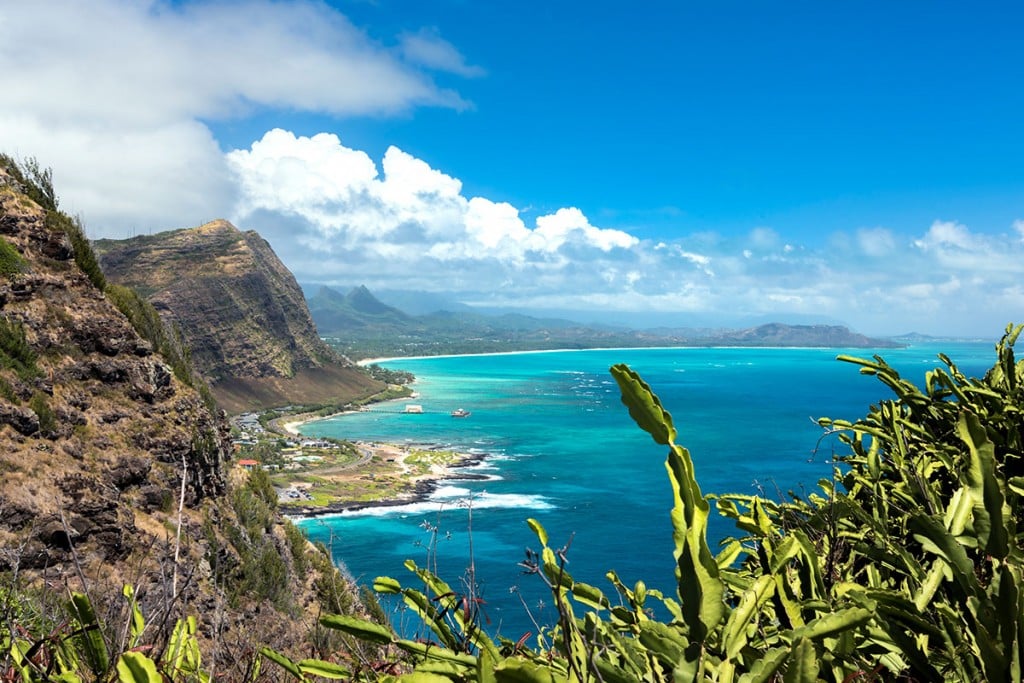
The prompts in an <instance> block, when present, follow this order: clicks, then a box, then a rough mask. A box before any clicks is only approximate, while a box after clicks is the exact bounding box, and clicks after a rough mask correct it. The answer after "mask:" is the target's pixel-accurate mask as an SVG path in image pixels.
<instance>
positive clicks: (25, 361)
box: [0, 316, 39, 380]
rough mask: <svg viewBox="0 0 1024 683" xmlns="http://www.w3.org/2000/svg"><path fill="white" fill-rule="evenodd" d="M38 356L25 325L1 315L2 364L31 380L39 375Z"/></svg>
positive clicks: (0, 355)
mask: <svg viewBox="0 0 1024 683" xmlns="http://www.w3.org/2000/svg"><path fill="white" fill-rule="evenodd" d="M36 358H37V357H36V353H35V351H33V350H32V347H31V346H29V343H28V339H27V338H26V336H25V326H24V325H23V324H22V323H20V322H12V321H10V320H8V319H7V318H4V317H2V316H0V365H2V366H3V367H5V368H10V369H12V370H14V371H15V372H16V373H18V376H19V377H21V378H22V379H24V380H29V379H32V378H33V377H36V376H38V375H39V368H38V367H37V366H36Z"/></svg>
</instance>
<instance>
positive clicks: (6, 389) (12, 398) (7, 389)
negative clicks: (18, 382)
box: [0, 377, 21, 405]
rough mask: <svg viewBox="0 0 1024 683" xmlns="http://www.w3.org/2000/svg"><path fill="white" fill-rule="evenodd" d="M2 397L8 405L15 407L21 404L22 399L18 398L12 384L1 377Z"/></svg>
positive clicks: (0, 389) (0, 395)
mask: <svg viewBox="0 0 1024 683" xmlns="http://www.w3.org/2000/svg"><path fill="white" fill-rule="evenodd" d="M0 397H2V398H3V399H4V400H5V401H7V402H8V403H13V404H15V405H17V404H19V403H21V399H20V398H18V395H17V394H16V393H14V387H12V386H11V383H10V382H8V381H7V380H6V379H4V378H3V377H0Z"/></svg>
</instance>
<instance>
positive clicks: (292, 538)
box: [284, 519, 309, 577]
mask: <svg viewBox="0 0 1024 683" xmlns="http://www.w3.org/2000/svg"><path fill="white" fill-rule="evenodd" d="M284 537H285V540H287V541H288V550H289V551H291V555H292V567H293V568H294V569H295V574H296V575H297V576H301V577H304V576H305V575H306V572H308V571H309V560H307V559H306V548H307V546H308V541H306V537H305V535H303V533H302V530H300V529H299V527H297V526H295V525H294V524H292V522H291V520H288V519H286V520H284Z"/></svg>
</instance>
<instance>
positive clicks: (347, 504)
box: [283, 453, 487, 519]
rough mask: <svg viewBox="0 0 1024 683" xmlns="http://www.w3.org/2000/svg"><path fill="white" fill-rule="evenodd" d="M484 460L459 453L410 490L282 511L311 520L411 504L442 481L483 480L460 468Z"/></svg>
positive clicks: (288, 514) (422, 478)
mask: <svg viewBox="0 0 1024 683" xmlns="http://www.w3.org/2000/svg"><path fill="white" fill-rule="evenodd" d="M486 459H487V454H485V453H481V454H468V453H467V454H463V457H462V458H461V459H460V460H459V461H458V462H457V463H456V464H454V465H449V466H447V467H446V468H445V469H446V470H447V472H445V473H443V474H440V475H427V476H423V477H419V478H417V479H416V480H415V481H414V482H413V485H412V490H411V491H409V490H406V491H402V492H399V493H396V494H395V495H394V496H391V497H388V498H383V499H380V500H373V501H366V500H359V501H356V500H339V501H337V502H335V503H329V504H327V505H296V506H291V505H290V506H288V507H287V508H286V509H285V510H283V512H284V514H285V516H287V517H290V518H293V519H313V518H316V517H325V516H328V515H339V514H343V513H345V512H356V511H358V510H366V509H370V508H389V507H398V506H401V505H409V504H411V503H422V502H426V501H428V500H429V499H430V496H431V495H432V494H433V493H434V491H436V490H437V489H438V487H440V486H441V484H442V483H444V482H451V481H483V480H486V479H487V476H486V475H483V474H474V473H472V472H465V471H460V470H464V469H466V468H469V467H473V466H474V465H478V464H480V463H481V462H483V461H485V460H486Z"/></svg>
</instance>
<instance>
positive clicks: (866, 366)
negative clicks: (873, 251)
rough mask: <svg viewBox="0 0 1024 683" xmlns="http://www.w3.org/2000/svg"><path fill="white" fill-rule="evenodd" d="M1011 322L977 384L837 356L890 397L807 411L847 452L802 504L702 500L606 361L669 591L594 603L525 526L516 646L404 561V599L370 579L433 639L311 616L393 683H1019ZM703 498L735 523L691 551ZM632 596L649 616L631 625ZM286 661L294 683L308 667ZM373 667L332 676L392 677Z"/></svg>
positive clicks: (652, 411) (647, 396) (1022, 478)
mask: <svg viewBox="0 0 1024 683" xmlns="http://www.w3.org/2000/svg"><path fill="white" fill-rule="evenodd" d="M1021 330H1022V328H1021V327H1020V326H1017V327H1012V326H1011V327H1008V328H1007V331H1006V334H1005V335H1004V336H1003V338H1002V340H1001V341H1000V342H999V344H998V345H997V354H998V358H997V361H996V364H995V365H994V366H993V368H992V369H991V370H989V371H988V372H987V373H986V375H985V377H984V378H982V379H969V378H967V377H965V376H964V375H963V374H962V373H961V372H960V371H959V370H958V369H957V367H956V365H955V364H953V363H952V361H950V360H949V359H948V358H947V357H945V356H940V359H941V360H942V363H943V364H944V366H945V369H936V370H933V371H932V372H930V373H928V375H927V377H926V380H925V388H924V389H923V390H922V389H919V388H918V387H916V386H914V385H913V384H912V383H910V382H908V381H906V380H904V379H903V378H901V377H900V376H899V374H898V373H897V372H896V371H895V370H894V369H892V368H891V367H889V366H888V365H887V364H885V362H884V361H883V360H882V359H881V358H877V357H876V358H875V359H874V360H873V361H869V360H860V359H853V358H847V357H841V360H844V361H848V362H852V363H855V364H857V365H859V366H860V367H861V371H862V372H863V373H865V374H869V375H874V376H877V377H878V378H879V379H880V380H881V381H882V382H883V383H885V384H886V385H887V386H889V387H890V388H891V389H892V390H893V391H894V392H895V398H894V399H892V400H887V401H882V402H880V403H879V404H878V405H877V406H872V407H871V409H870V411H869V414H868V415H867V416H866V417H865V418H864V419H862V420H858V421H856V422H845V421H837V420H830V419H827V418H823V419H822V420H821V424H822V425H823V426H824V427H826V428H827V429H828V430H829V433H832V434H837V435H838V436H839V438H840V440H841V441H842V443H844V444H845V445H846V447H847V448H848V449H849V453H848V454H847V455H844V456H841V457H839V458H838V460H839V463H840V464H839V466H838V468H837V470H836V473H835V475H834V477H833V478H832V479H828V480H823V481H822V482H820V491H819V492H818V493H813V494H811V495H809V496H806V497H797V496H792V497H791V498H790V500H788V501H781V502H777V501H770V500H767V499H765V498H761V497H757V496H738V495H730V496H719V497H713V496H706V495H704V494H703V493H702V492H701V490H700V487H699V486H698V484H697V480H696V476H695V472H694V466H693V461H692V459H691V458H690V455H689V453H688V451H687V450H686V449H685V448H683V447H681V446H679V445H678V444H677V443H676V438H677V432H676V428H675V426H674V424H673V421H672V418H671V416H670V415H669V413H668V412H667V411H665V409H664V408H663V407H662V405H661V403H660V401H659V400H658V398H657V396H655V395H654V394H653V392H651V391H650V388H649V387H648V386H647V385H646V384H645V383H644V382H643V381H642V380H641V379H640V378H639V377H638V376H637V375H636V374H635V373H634V372H632V371H631V370H630V369H629V368H627V367H625V366H622V365H618V366H614V367H613V368H612V370H611V372H612V375H613V376H614V378H615V380H616V382H617V383H618V385H619V388H620V390H621V392H622V400H623V403H624V404H625V405H626V406H627V407H628V408H629V412H630V415H631V416H632V417H633V419H634V420H635V421H636V422H637V424H638V425H639V426H640V427H641V428H642V429H644V430H645V431H647V432H648V433H649V434H650V435H651V437H652V438H653V439H654V440H655V441H656V442H657V443H659V444H661V445H664V446H666V447H667V448H668V458H667V460H666V470H667V473H668V476H669V481H670V484H671V486H672V490H673V496H674V500H675V503H674V506H673V508H672V511H671V516H672V525H673V538H674V541H675V552H674V558H675V566H676V579H677V595H676V596H675V597H668V596H664V595H661V594H660V593H658V592H657V591H653V590H648V589H647V588H646V587H645V586H644V584H643V583H642V582H638V583H637V584H636V585H634V586H633V587H632V588H629V587H626V586H625V585H623V584H622V583H621V581H620V580H619V579H618V577H617V576H615V574H614V573H609V574H608V575H607V577H608V579H609V581H610V583H611V585H612V587H613V592H612V593H611V594H609V595H606V594H605V593H604V592H602V591H601V590H600V589H598V588H597V587H594V586H590V585H587V584H583V583H579V582H576V581H574V580H573V579H572V577H571V576H570V575H569V573H568V572H567V571H566V554H567V548H566V547H560V548H556V547H552V546H551V545H550V543H549V539H548V536H547V533H546V531H545V530H544V528H543V526H541V524H540V523H539V522H537V521H536V520H529V524H530V526H531V528H532V529H533V531H534V532H535V534H536V536H537V540H538V541H539V543H540V546H541V550H540V551H539V552H533V551H529V552H528V554H527V558H526V560H525V561H524V562H523V563H522V564H523V566H524V567H525V568H526V569H527V571H529V572H531V573H533V574H535V575H537V576H538V577H540V578H541V579H542V580H543V581H544V582H545V583H546V584H547V586H548V587H549V589H550V590H551V593H552V597H553V602H554V604H555V605H556V606H557V608H558V612H559V615H560V618H559V621H558V623H557V624H556V625H555V626H554V627H552V628H550V629H548V630H546V631H545V632H544V633H542V634H540V635H539V636H538V640H537V645H536V646H535V647H534V648H528V647H525V644H524V642H519V643H511V642H509V641H501V642H495V641H493V640H492V639H490V638H489V637H488V636H486V635H485V634H484V633H483V632H482V630H481V629H480V628H479V625H478V624H477V623H476V622H475V621H474V620H473V618H472V613H471V611H469V610H467V609H465V607H466V604H465V600H464V598H463V596H460V595H458V594H457V593H455V592H454V591H452V590H451V587H450V586H448V584H446V583H445V582H444V581H442V580H441V579H440V578H438V577H437V576H436V575H434V574H433V573H432V572H430V571H427V570H424V569H422V568H420V567H417V566H416V565H415V564H414V563H411V562H407V563H406V564H407V567H408V568H409V569H410V570H411V571H413V572H414V574H415V575H416V576H417V580H418V582H419V584H420V585H422V586H423V588H422V589H418V588H410V587H403V586H401V584H400V583H399V582H398V581H396V580H394V579H390V578H386V577H381V578H378V579H377V580H376V581H375V583H374V585H375V588H376V589H377V590H378V591H381V592H385V593H393V594H398V595H401V596H402V598H403V599H404V600H405V602H406V604H408V605H409V606H410V607H411V608H412V609H413V610H414V611H415V612H416V613H417V614H419V615H420V616H421V617H422V618H423V619H424V621H425V623H426V624H427V625H428V626H429V627H430V628H431V630H432V632H433V634H434V636H435V638H436V641H435V642H419V641H410V640H407V639H402V638H398V637H397V636H395V635H394V634H393V633H392V632H391V631H390V630H389V629H387V628H385V627H382V626H380V625H377V624H372V623H369V622H365V621H362V620H359V619H355V618H352V617H341V616H332V617H325V618H324V619H322V620H321V622H322V623H323V624H324V625H325V626H329V627H331V628H337V629H340V630H342V631H345V632H347V633H350V634H352V635H355V636H357V637H359V638H362V639H364V640H367V641H369V642H374V643H378V644H381V645H385V646H390V647H392V648H394V650H395V651H396V652H401V653H403V654H404V656H405V657H411V662H412V667H413V671H412V673H410V674H407V675H406V676H405V677H402V679H403V680H412V681H432V680H441V679H442V678H443V679H446V680H453V681H469V680H475V681H546V682H551V681H580V682H582V681H602V682H604V683H611V682H614V683H619V682H623V683H624V682H626V681H668V680H673V681H751V682H753V681H769V680H784V681H815V680H821V679H823V680H834V681H851V680H879V679H885V680H890V679H894V678H900V679H903V680H955V681H974V680H1012V681H1020V680H1021V661H1022V659H1024V657H1022V654H1024V645H1022V640H1024V591H1022V590H1021V579H1022V576H1021V560H1022V554H1024V553H1022V551H1024V537H1022V530H1021V529H1020V528H1019V525H1018V522H1017V520H1018V519H1020V518H1021V512H1022V511H1021V505H1020V503H1021V496H1022V495H1024V472H1022V457H1024V416H1022V410H1024V388H1022V385H1024V362H1017V361H1016V360H1015V358H1014V354H1013V345H1014V343H1015V342H1016V340H1017V338H1018V336H1019V335H1020V333H1021ZM713 501H714V502H715V503H716V506H717V508H718V512H719V513H720V514H723V515H725V516H727V517H730V518H732V519H733V520H734V522H735V524H736V527H737V530H738V532H739V533H738V534H737V537H736V538H731V539H726V541H724V542H723V543H722V545H721V546H720V549H719V550H718V551H717V552H713V551H712V549H711V547H710V545H709V543H708V540H707V522H708V518H709V516H710V514H711V503H712V502H713ZM652 601H657V602H660V603H661V604H662V605H664V607H665V608H666V609H667V611H668V614H669V615H670V618H669V619H668V620H667V621H664V622H661V621H657V620H654V619H652V618H650V616H649V615H648V610H647V606H648V605H649V603H651V602H652ZM579 608H582V609H579ZM265 654H267V656H271V655H270V654H269V653H265ZM275 656H276V657H277V658H278V659H276V660H275V661H279V660H280V659H281V658H280V656H279V655H275ZM394 661H397V660H394ZM286 666H288V670H289V671H291V672H292V674H293V675H294V676H295V677H296V678H299V679H303V678H305V677H307V676H309V675H312V674H313V673H314V670H315V667H316V664H315V662H308V661H307V662H305V663H300V664H295V663H286ZM380 671H381V669H380V667H377V668H376V669H372V670H365V669H363V670H359V671H352V672H350V673H351V675H352V676H354V677H361V678H367V679H370V678H382V679H393V678H395V676H394V675H392V674H391V673H385V674H384V675H381V674H380Z"/></svg>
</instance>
